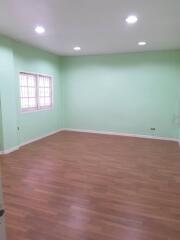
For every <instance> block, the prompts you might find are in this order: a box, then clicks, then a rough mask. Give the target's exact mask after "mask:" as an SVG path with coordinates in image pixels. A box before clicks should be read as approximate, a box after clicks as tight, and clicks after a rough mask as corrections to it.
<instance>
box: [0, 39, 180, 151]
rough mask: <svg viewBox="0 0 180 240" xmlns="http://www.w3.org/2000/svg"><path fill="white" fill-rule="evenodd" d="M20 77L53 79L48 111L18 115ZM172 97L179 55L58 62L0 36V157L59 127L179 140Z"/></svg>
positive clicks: (179, 108)
mask: <svg viewBox="0 0 180 240" xmlns="http://www.w3.org/2000/svg"><path fill="white" fill-rule="evenodd" d="M20 71H27V72H36V73H37V72H38V73H45V74H50V75H52V76H53V77H54V106H53V109H51V110H45V111H38V112H31V113H22V112H21V111H20V101H19V76H18V75H19V72H20ZM178 91H179V99H180V51H164V52H146V53H133V54H110V55H101V56H83V57H59V56H56V55H54V54H50V53H47V52H45V51H43V50H40V49H37V48H34V47H30V46H28V45H26V44H22V43H18V42H16V41H13V40H11V39H9V38H6V37H3V36H0V100H1V105H0V106H1V108H0V110H1V111H0V151H1V150H3V149H9V148H13V147H16V146H18V145H19V144H22V143H24V142H26V141H29V140H31V139H34V138H38V137H41V136H43V135H46V134H48V133H50V132H52V131H56V130H58V129H59V128H61V127H66V128H75V129H89V130H102V131H115V132H122V133H123V132H124V133H131V134H145V135H156V136H162V137H172V138H177V137H178V136H179V138H180V129H179V126H178V125H177V124H175V118H176V116H177V115H178V114H180V102H179V103H178ZM179 101H180V100H179ZM178 104H179V105H178ZM17 127H19V128H20V130H19V131H18V130H17ZM151 127H155V128H156V131H155V132H152V131H151V130H150V128H151Z"/></svg>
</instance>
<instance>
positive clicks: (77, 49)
mask: <svg viewBox="0 0 180 240" xmlns="http://www.w3.org/2000/svg"><path fill="white" fill-rule="evenodd" d="M73 49H74V51H80V50H81V48H80V47H78V46H76V47H74V48H73Z"/></svg>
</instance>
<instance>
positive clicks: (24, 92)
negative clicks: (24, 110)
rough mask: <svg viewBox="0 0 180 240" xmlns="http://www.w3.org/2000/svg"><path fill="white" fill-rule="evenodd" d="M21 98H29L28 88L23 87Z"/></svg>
mask: <svg viewBox="0 0 180 240" xmlns="http://www.w3.org/2000/svg"><path fill="white" fill-rule="evenodd" d="M21 97H28V87H21Z"/></svg>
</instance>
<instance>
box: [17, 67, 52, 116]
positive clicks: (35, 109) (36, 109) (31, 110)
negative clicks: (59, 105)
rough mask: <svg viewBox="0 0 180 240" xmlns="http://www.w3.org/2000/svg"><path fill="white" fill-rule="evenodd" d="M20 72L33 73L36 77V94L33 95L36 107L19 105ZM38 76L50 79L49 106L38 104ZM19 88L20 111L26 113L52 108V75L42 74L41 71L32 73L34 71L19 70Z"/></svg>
mask: <svg viewBox="0 0 180 240" xmlns="http://www.w3.org/2000/svg"><path fill="white" fill-rule="evenodd" d="M21 74H25V75H33V76H35V78H36V95H35V98H36V103H37V104H36V107H32V108H30V107H28V108H22V106H21V99H22V97H21V87H22V86H21V84H20V81H21ZM38 77H48V78H49V79H50V100H51V104H50V105H49V106H40V104H39V99H40V98H39V80H38ZM19 89H20V109H21V112H22V113H28V112H38V111H43V110H50V109H52V108H53V104H54V101H53V99H54V98H53V89H54V88H53V76H51V75H48V74H43V73H34V72H24V71H21V72H19Z"/></svg>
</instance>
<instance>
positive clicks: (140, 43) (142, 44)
mask: <svg viewBox="0 0 180 240" xmlns="http://www.w3.org/2000/svg"><path fill="white" fill-rule="evenodd" d="M146 44H147V43H146V42H138V45H139V46H145V45H146Z"/></svg>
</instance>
